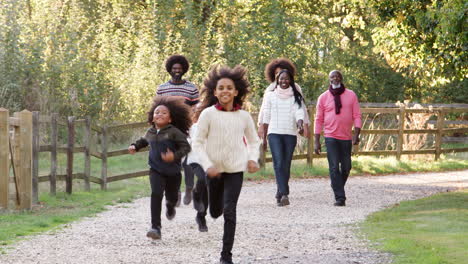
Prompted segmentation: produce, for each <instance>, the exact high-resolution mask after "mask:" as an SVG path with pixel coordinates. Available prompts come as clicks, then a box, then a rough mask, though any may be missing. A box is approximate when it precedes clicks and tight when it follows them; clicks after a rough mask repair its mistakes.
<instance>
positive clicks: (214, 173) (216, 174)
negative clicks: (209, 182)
mask: <svg viewBox="0 0 468 264" xmlns="http://www.w3.org/2000/svg"><path fill="white" fill-rule="evenodd" d="M206 175H207V176H208V177H210V178H215V177H219V176H221V173H219V170H218V169H217V168H215V167H209V168H208V169H207V170H206Z"/></svg>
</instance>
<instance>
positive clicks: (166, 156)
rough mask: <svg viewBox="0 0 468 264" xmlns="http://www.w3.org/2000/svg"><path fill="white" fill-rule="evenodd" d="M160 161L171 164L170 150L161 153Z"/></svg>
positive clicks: (171, 155) (172, 158)
mask: <svg viewBox="0 0 468 264" xmlns="http://www.w3.org/2000/svg"><path fill="white" fill-rule="evenodd" d="M161 159H162V160H163V161H164V162H167V163H169V162H173V161H174V152H172V151H171V150H170V149H167V150H166V152H163V153H161Z"/></svg>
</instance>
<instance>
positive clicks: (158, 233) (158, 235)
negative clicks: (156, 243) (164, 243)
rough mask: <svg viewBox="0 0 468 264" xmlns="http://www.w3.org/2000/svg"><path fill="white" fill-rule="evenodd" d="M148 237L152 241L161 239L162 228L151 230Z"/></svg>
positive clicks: (147, 234)
mask: <svg viewBox="0 0 468 264" xmlns="http://www.w3.org/2000/svg"><path fill="white" fill-rule="evenodd" d="M146 236H147V237H149V238H152V239H161V228H159V227H156V228H151V229H150V230H149V231H148V233H146Z"/></svg>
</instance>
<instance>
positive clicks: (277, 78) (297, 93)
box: [275, 70, 304, 107]
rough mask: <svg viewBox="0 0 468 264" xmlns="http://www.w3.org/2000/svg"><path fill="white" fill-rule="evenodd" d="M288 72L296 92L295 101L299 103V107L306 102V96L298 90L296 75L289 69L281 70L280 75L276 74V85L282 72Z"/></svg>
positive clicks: (291, 84)
mask: <svg viewBox="0 0 468 264" xmlns="http://www.w3.org/2000/svg"><path fill="white" fill-rule="evenodd" d="M283 73H286V74H288V75H289V79H290V80H291V83H290V84H289V85H290V86H291V87H292V90H293V93H294V101H296V103H297V104H298V105H299V107H300V106H301V105H302V102H304V97H302V95H301V93H300V92H299V91H298V90H297V87H296V83H295V82H294V76H293V75H292V74H291V73H290V72H289V71H288V70H281V71H280V72H279V73H278V75H276V86H275V89H276V87H277V86H278V85H279V77H280V75H281V74H283Z"/></svg>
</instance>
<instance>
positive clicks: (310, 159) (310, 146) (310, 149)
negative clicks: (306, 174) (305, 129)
mask: <svg viewBox="0 0 468 264" xmlns="http://www.w3.org/2000/svg"><path fill="white" fill-rule="evenodd" d="M308 110H309V120H310V124H309V139H308V141H307V164H308V165H309V166H312V165H313V164H314V140H315V134H314V129H315V127H314V122H315V106H311V107H309V109H308Z"/></svg>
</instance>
